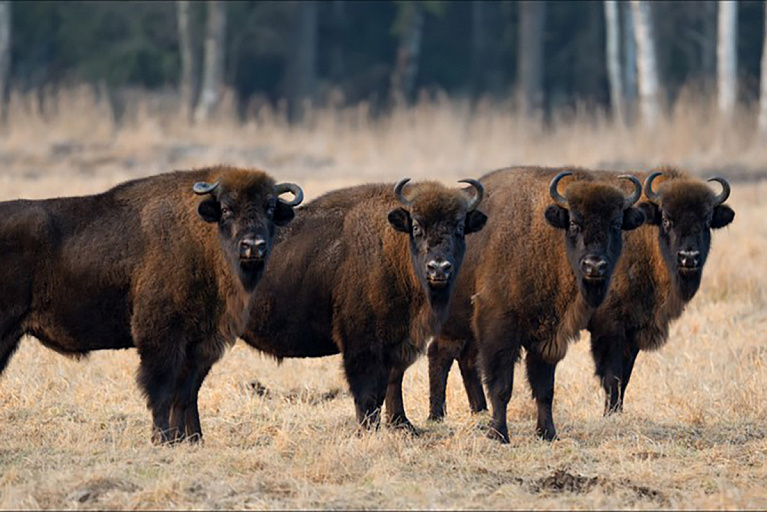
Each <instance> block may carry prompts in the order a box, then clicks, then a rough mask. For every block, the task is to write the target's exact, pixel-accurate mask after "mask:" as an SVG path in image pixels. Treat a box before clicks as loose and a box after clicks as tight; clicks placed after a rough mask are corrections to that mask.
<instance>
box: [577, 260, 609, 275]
mask: <svg viewBox="0 0 767 512" xmlns="http://www.w3.org/2000/svg"><path fill="white" fill-rule="evenodd" d="M581 270H583V274H584V275H585V276H586V277H589V278H591V279H601V278H603V277H605V275H606V274H607V262H606V261H605V260H604V259H603V258H600V257H597V256H586V257H585V258H583V261H582V262H581Z"/></svg>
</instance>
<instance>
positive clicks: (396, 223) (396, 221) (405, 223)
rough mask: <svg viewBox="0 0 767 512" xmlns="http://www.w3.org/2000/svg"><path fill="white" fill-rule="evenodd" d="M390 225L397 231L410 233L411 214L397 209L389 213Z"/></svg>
mask: <svg viewBox="0 0 767 512" xmlns="http://www.w3.org/2000/svg"><path fill="white" fill-rule="evenodd" d="M388 218H389V224H391V225H392V227H393V228H394V229H396V230H397V231H402V232H403V233H410V212H408V211H407V210H406V209H404V208H395V209H393V210H392V211H390V212H389V215H388Z"/></svg>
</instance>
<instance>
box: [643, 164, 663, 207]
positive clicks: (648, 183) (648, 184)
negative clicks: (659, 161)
mask: <svg viewBox="0 0 767 512" xmlns="http://www.w3.org/2000/svg"><path fill="white" fill-rule="evenodd" d="M662 174H663V173H662V172H660V171H655V172H652V173H650V175H649V176H648V177H647V179H646V180H645V181H644V195H646V196H647V199H649V200H650V202H651V203H654V204H658V203H659V202H660V196H659V195H658V193H657V192H654V191H653V189H652V182H653V181H655V178H657V177H658V176H660V175H662Z"/></svg>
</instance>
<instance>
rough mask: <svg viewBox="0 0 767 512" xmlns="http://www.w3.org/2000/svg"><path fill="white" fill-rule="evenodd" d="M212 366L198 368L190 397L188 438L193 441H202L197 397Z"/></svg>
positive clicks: (187, 426) (187, 410) (188, 405)
mask: <svg viewBox="0 0 767 512" xmlns="http://www.w3.org/2000/svg"><path fill="white" fill-rule="evenodd" d="M209 371H210V366H207V367H205V368H202V369H198V372H197V375H196V378H195V382H194V388H193V392H192V395H191V396H190V397H189V400H188V402H187V406H186V411H185V414H186V418H185V419H186V431H185V433H186V438H187V439H188V440H189V441H190V442H192V443H198V442H201V441H202V426H201V425H200V411H199V409H198V407H197V399H198V396H199V393H200V388H201V387H202V382H203V381H204V380H205V377H207V376H208V372H209Z"/></svg>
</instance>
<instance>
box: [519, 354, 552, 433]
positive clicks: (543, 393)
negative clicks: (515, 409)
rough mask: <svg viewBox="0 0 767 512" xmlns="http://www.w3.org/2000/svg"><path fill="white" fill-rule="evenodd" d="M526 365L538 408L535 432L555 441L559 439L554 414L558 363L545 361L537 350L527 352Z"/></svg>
mask: <svg viewBox="0 0 767 512" xmlns="http://www.w3.org/2000/svg"><path fill="white" fill-rule="evenodd" d="M525 363H526V365H527V378H528V381H529V382H530V388H531V390H532V392H533V399H535V403H536V405H537V407H538V420H537V423H536V427H535V432H536V434H538V436H539V437H540V438H541V439H544V440H546V441H553V440H554V439H556V437H557V431H556V429H555V428H554V418H553V414H552V404H553V403H554V373H555V370H556V363H549V362H547V361H545V360H544V359H543V358H542V357H541V355H540V354H539V353H538V352H537V351H536V350H528V351H527V356H526V358H525Z"/></svg>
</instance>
